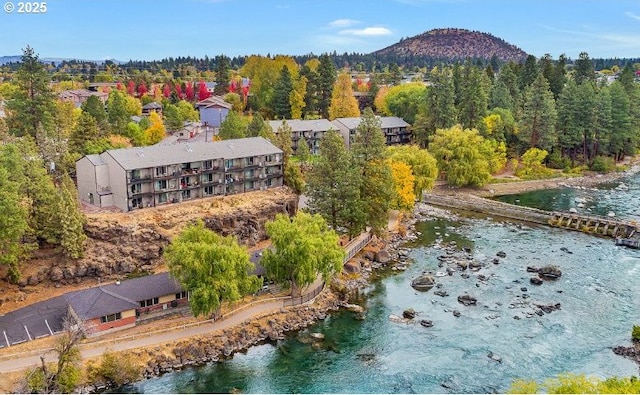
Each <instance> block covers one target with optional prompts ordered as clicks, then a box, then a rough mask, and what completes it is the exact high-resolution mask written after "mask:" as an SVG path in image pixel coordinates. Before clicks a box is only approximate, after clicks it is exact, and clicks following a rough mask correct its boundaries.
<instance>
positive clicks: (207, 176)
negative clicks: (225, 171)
mask: <svg viewBox="0 0 640 395" xmlns="http://www.w3.org/2000/svg"><path fill="white" fill-rule="evenodd" d="M203 178H204V182H213V174H212V173H209V174H205V175H204V177H203Z"/></svg>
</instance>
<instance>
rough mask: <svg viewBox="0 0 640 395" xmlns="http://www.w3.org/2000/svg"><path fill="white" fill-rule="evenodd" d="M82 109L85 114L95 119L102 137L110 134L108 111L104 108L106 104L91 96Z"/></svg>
mask: <svg viewBox="0 0 640 395" xmlns="http://www.w3.org/2000/svg"><path fill="white" fill-rule="evenodd" d="M80 108H81V109H82V111H83V112H86V113H88V114H89V115H91V116H92V117H93V119H95V121H96V124H97V126H98V129H99V130H100V133H99V134H100V135H101V136H104V135H106V134H108V125H109V123H108V122H107V111H106V110H105V108H104V103H102V101H101V100H100V99H98V96H95V95H91V96H89V98H88V99H87V101H85V102H84V103H82V105H81V106H80Z"/></svg>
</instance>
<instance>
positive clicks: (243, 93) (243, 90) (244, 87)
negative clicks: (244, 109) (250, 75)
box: [242, 83, 251, 105]
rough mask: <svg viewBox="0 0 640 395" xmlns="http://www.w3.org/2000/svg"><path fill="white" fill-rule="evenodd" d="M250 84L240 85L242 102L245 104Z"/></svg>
mask: <svg viewBox="0 0 640 395" xmlns="http://www.w3.org/2000/svg"><path fill="white" fill-rule="evenodd" d="M250 86H251V85H250V84H249V83H247V85H245V86H243V87H242V98H243V99H244V104H245V105H246V104H247V97H249V87H250Z"/></svg>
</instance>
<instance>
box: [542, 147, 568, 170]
mask: <svg viewBox="0 0 640 395" xmlns="http://www.w3.org/2000/svg"><path fill="white" fill-rule="evenodd" d="M547 166H548V167H550V168H552V169H566V168H570V167H571V159H569V158H563V157H562V155H560V152H558V151H553V152H552V153H551V154H550V155H549V156H548V157H547Z"/></svg>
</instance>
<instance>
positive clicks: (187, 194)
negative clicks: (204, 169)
mask: <svg viewBox="0 0 640 395" xmlns="http://www.w3.org/2000/svg"><path fill="white" fill-rule="evenodd" d="M182 198H183V199H191V189H186V190H184V191H182Z"/></svg>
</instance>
